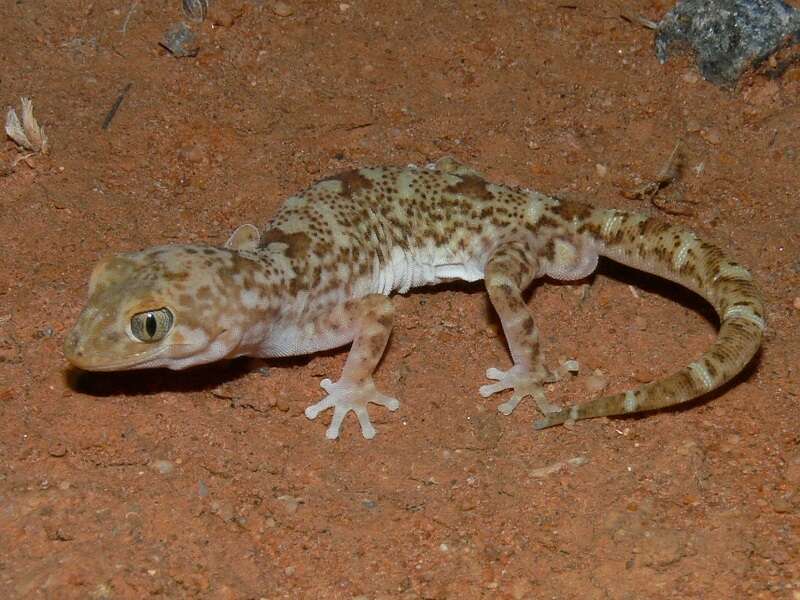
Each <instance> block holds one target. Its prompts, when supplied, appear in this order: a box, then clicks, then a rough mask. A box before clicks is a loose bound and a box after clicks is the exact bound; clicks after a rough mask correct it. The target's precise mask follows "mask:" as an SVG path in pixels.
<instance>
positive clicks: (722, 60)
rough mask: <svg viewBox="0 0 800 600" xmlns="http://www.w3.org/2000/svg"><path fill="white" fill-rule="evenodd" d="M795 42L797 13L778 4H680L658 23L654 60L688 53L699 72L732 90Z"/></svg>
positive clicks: (746, 0)
mask: <svg viewBox="0 0 800 600" xmlns="http://www.w3.org/2000/svg"><path fill="white" fill-rule="evenodd" d="M799 42H800V11H798V10H796V9H794V8H792V7H791V6H789V5H788V4H786V3H784V2H782V1H781V0H684V1H683V2H678V4H677V5H676V6H675V7H674V8H673V9H672V10H671V11H669V12H668V13H667V14H666V15H665V16H664V18H663V19H662V20H661V22H660V23H659V24H658V28H657V33H656V56H658V59H659V60H660V61H661V62H662V63H663V62H665V61H666V60H667V58H668V57H669V54H670V52H672V51H674V50H685V49H690V50H693V51H694V52H695V54H696V56H697V64H698V66H699V68H700V72H701V73H702V74H703V77H705V78H706V79H707V80H709V81H711V82H712V83H715V84H717V85H732V84H734V83H735V82H736V81H737V80H738V79H739V77H740V76H741V74H742V73H743V72H744V71H745V70H746V69H747V68H748V67H750V66H751V65H757V64H758V63H759V62H761V61H762V60H764V59H765V58H767V57H768V56H769V55H770V54H772V53H773V52H775V51H776V50H777V49H779V48H780V47H781V46H783V45H784V44H789V45H791V44H796V43H799Z"/></svg>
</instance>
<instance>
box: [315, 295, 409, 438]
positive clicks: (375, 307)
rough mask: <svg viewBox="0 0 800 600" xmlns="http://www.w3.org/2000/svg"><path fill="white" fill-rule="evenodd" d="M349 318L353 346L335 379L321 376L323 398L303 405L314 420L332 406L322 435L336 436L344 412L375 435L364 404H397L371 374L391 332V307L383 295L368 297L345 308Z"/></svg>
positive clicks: (368, 435) (391, 407) (369, 435)
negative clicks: (336, 379) (352, 334)
mask: <svg viewBox="0 0 800 600" xmlns="http://www.w3.org/2000/svg"><path fill="white" fill-rule="evenodd" d="M346 312H347V317H348V318H349V319H351V320H352V322H351V323H350V324H349V326H350V327H352V328H353V330H354V337H353V345H352V347H351V348H350V353H349V354H348V355H347V360H346V361H345V363H344V368H343V369H342V375H341V377H340V378H339V380H338V381H336V382H333V381H331V380H330V379H323V380H322V381H321V382H320V386H322V388H323V389H324V390H325V391H326V392H328V395H327V396H325V398H323V399H322V400H320V401H319V402H317V403H316V404H312V405H311V406H309V407H308V408H306V411H305V413H306V416H307V417H308V418H309V419H315V418H316V417H317V415H319V414H320V413H321V412H323V411H325V410H328V409H329V408H333V417H332V418H331V424H330V426H329V427H328V430H327V431H326V432H325V437H327V438H328V439H331V440H332V439H336V438H337V437H339V430H340V429H341V426H342V422H343V421H344V418H345V417H346V416H347V413H349V412H350V411H353V412H354V413H355V414H356V417H357V418H358V422H359V424H360V425H361V434H362V435H363V436H364V437H365V438H367V439H371V438H373V437H375V427H373V425H372V422H371V421H370V419H369V413H367V404H369V403H373V404H380V405H381V406H384V407H386V408H388V409H389V410H397V409H398V408H399V407H400V403H399V402H398V401H397V400H396V399H394V398H390V397H389V396H386V395H384V394H382V393H380V392H379V391H378V389H377V388H376V387H375V382H374V381H373V380H372V373H373V371H374V370H375V367H376V366H378V362H380V360H381V356H383V351H384V349H385V348H386V343H387V342H388V341H389V335H390V334H391V332H392V319H393V316H394V309H393V307H392V302H391V300H389V298H387V297H386V296H382V295H380V294H373V295H370V296H367V297H365V298H363V299H361V300H359V301H357V302H356V303H354V305H353V306H352V307H349V309H348V310H347V311H346Z"/></svg>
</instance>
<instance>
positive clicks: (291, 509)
mask: <svg viewBox="0 0 800 600" xmlns="http://www.w3.org/2000/svg"><path fill="white" fill-rule="evenodd" d="M278 500H279V501H281V502H283V506H284V508H285V509H286V512H288V513H289V514H292V513H296V512H297V507H298V506H300V500H299V499H298V498H295V497H294V496H278Z"/></svg>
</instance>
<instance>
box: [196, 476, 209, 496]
mask: <svg viewBox="0 0 800 600" xmlns="http://www.w3.org/2000/svg"><path fill="white" fill-rule="evenodd" d="M197 495H198V496H200V497H201V498H205V497H206V496H208V486H207V485H206V482H205V481H203V480H202V479H201V480H200V481H198V482H197Z"/></svg>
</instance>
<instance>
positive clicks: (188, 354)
mask: <svg viewBox="0 0 800 600" xmlns="http://www.w3.org/2000/svg"><path fill="white" fill-rule="evenodd" d="M247 227H248V229H247V230H246V231H245V233H246V234H247V235H242V233H241V230H237V232H236V233H235V234H234V235H233V236H232V237H231V239H230V240H229V242H228V244H226V248H219V249H210V250H208V251H205V250H200V249H195V248H191V251H190V248H189V247H181V246H176V247H165V248H161V249H158V252H155V253H154V252H153V251H145V252H143V253H130V254H128V255H123V256H121V257H118V258H114V259H111V260H110V261H107V262H105V263H101V267H102V268H101V267H98V269H96V272H95V274H93V277H92V281H93V284H92V285H90V300H89V305H88V306H87V309H85V311H84V313H83V314H82V316H81V319H80V320H79V323H78V325H77V326H76V328H75V330H74V331H73V333H72V334H70V336H69V337H68V340H67V344H66V346H65V350H66V353H67V356H68V357H69V358H70V360H72V361H73V362H75V363H76V364H78V365H79V366H83V367H86V368H104V365H109V364H110V365H112V368H120V365H122V368H138V367H141V366H169V367H173V368H183V367H185V366H188V365H190V364H196V363H199V362H207V361H208V360H214V359H216V358H219V357H222V356H237V355H241V354H250V355H257V356H278V355H287V354H301V353H307V352H314V351H317V350H321V349H325V348H331V347H336V346H340V345H343V344H346V343H348V342H353V346H352V348H351V351H350V354H349V356H348V359H347V361H346V363H345V366H344V370H343V373H342V377H341V378H340V379H339V381H337V382H336V383H332V382H330V380H324V381H323V387H324V388H325V389H326V390H327V391H328V392H329V395H328V396H327V397H326V398H325V399H323V400H322V401H321V402H319V403H317V404H316V405H314V406H312V407H310V408H309V409H308V410H307V415H308V416H309V417H312V418H313V417H315V416H316V415H317V414H318V413H319V412H320V411H322V410H325V409H326V408H329V407H332V408H334V418H333V421H332V423H331V426H330V427H329V430H328V436H329V437H336V436H337V435H338V433H339V427H340V425H341V423H342V420H343V418H344V416H345V414H346V413H347V412H348V411H350V410H353V411H354V412H355V413H356V415H357V416H358V418H359V420H360V422H361V425H362V431H363V433H364V435H366V436H367V437H371V436H372V435H374V429H373V428H372V426H371V424H370V423H369V418H368V416H367V413H366V405H367V403H368V402H375V403H378V404H382V405H384V406H387V407H389V408H390V409H394V408H396V407H397V405H398V403H397V401H396V400H394V399H392V398H388V397H386V396H383V395H382V394H380V393H379V392H378V391H377V390H376V389H375V386H374V384H373V382H372V372H373V371H374V369H375V367H376V365H377V363H378V361H379V360H380V357H381V355H382V353H383V350H384V347H385V345H386V342H387V340H388V337H389V332H390V331H391V325H392V312H393V309H392V305H391V302H390V300H389V299H388V298H387V296H388V295H389V294H390V293H391V292H392V291H395V290H399V291H400V292H405V291H407V290H409V289H411V288H414V287H418V286H421V285H428V284H434V283H437V282H440V281H444V280H448V279H464V280H467V281H475V280H478V279H485V281H486V288H487V291H488V292H489V296H490V298H491V301H492V304H493V305H494V307H495V309H496V310H497V312H498V315H499V317H500V319H501V322H502V324H503V329H504V332H505V334H506V338H507V340H508V343H509V347H510V350H511V355H512V359H513V362H514V364H513V366H512V367H511V368H510V369H508V370H507V371H500V370H498V369H489V370H488V371H487V376H488V377H490V378H491V379H495V380H496V382H495V383H492V384H489V385H485V386H483V387H482V388H481V394H482V395H484V396H488V395H490V394H493V393H496V392H499V391H502V390H505V389H511V390H512V392H513V393H512V395H511V398H510V399H509V400H508V401H507V402H505V403H504V404H502V405H501V406H500V409H501V411H503V412H511V411H512V410H513V409H514V407H515V406H516V405H517V404H518V403H519V401H520V400H522V398H524V397H526V396H532V397H533V398H534V399H535V400H536V401H537V404H538V405H539V408H540V409H541V410H543V411H544V412H545V413H546V417H545V419H543V420H542V421H540V422H538V423H537V426H539V427H544V426H548V425H552V424H555V423H558V422H564V421H566V420H569V419H580V418H586V417H590V416H598V415H605V414H618V413H623V412H637V411H639V410H647V409H650V408H657V407H661V406H667V405H671V404H677V403H679V402H683V401H685V400H687V399H689V398H692V397H696V396H698V395H701V394H703V393H705V392H707V391H710V390H711V389H714V388H716V387H718V386H719V385H721V384H722V383H724V382H725V381H727V380H729V379H730V378H731V377H733V375H735V373H737V372H738V371H740V370H741V369H742V368H743V367H744V365H745V364H746V363H747V362H748V361H749V360H750V358H751V357H752V355H753V354H754V353H755V351H756V350H757V348H758V346H759V345H760V341H761V335H762V331H763V327H764V320H763V306H762V303H761V299H760V296H759V294H758V292H757V290H756V288H755V286H754V285H753V283H752V281H751V277H750V274H749V272H748V271H747V270H746V269H744V268H743V267H741V266H740V265H738V264H736V263H734V262H733V261H731V260H729V259H728V258H726V257H725V255H724V254H723V253H722V252H721V251H720V250H718V249H717V248H715V247H714V246H711V245H709V244H706V243H704V242H702V241H700V240H699V239H698V238H697V237H696V236H694V235H693V234H692V233H690V232H688V231H686V230H683V229H681V228H679V227H676V226H672V225H669V224H666V223H663V222H661V221H659V220H657V219H654V218H650V217H647V216H644V215H638V214H635V213H626V212H623V211H615V210H604V209H593V208H591V207H589V206H587V205H583V204H580V203H575V202H569V201H564V200H558V199H554V198H549V197H547V196H544V195H542V194H539V193H537V192H533V191H529V190H520V189H513V188H509V187H507V186H502V185H495V184H492V183H489V182H487V181H485V180H484V179H483V178H482V177H481V176H480V175H479V174H478V173H476V172H474V171H472V170H470V169H468V168H466V167H464V166H462V165H459V164H457V163H455V162H453V161H449V160H448V161H440V163H438V165H437V167H436V168H423V169H420V168H413V167H409V168H393V167H388V168H373V169H359V170H353V171H348V172H346V173H342V174H340V175H337V176H334V177H330V178H327V179H324V180H322V181H320V182H318V183H316V184H315V185H313V186H312V187H310V188H309V189H308V190H306V191H305V192H303V193H302V194H299V195H297V196H292V197H290V198H289V199H287V200H286V202H285V204H284V206H283V207H282V208H281V209H280V210H279V212H278V213H277V214H276V215H275V217H274V218H273V219H272V220H271V221H270V223H269V225H268V226H267V228H266V230H265V231H264V232H263V234H261V233H260V232H258V230H256V229H255V228H253V227H252V226H247ZM198 252H199V253H201V254H202V261H201V260H199V259H198V258H197V256H196V254H197V253H198ZM599 255H605V256H609V257H611V258H613V259H614V260H618V261H620V262H622V263H624V264H628V265H632V266H635V267H637V268H640V269H642V270H645V271H647V272H650V273H655V274H658V275H661V276H663V277H667V278H669V279H672V280H674V281H677V282H678V283H681V284H682V285H685V286H687V287H689V288H690V289H693V290H694V291H696V292H698V293H700V294H701V295H702V296H703V297H705V298H706V299H707V300H709V301H710V302H711V303H712V305H713V306H714V307H715V309H716V310H717V312H718V313H719V315H720V318H721V332H720V337H719V339H718V340H717V343H716V344H715V345H714V346H713V347H712V348H711V349H710V350H709V352H707V353H706V354H704V355H703V356H702V357H700V358H699V359H698V360H696V361H694V362H693V363H691V364H690V365H689V366H688V367H686V368H685V369H682V370H681V371H679V372H678V373H676V374H675V375H673V376H671V377H669V378H666V379H664V380H659V381H657V382H653V383H652V384H648V385H646V386H643V387H642V388H639V389H637V390H631V391H629V392H626V393H623V394H617V395H615V396H610V397H608V398H603V399H599V400H595V401H594V402H590V403H588V404H585V405H580V406H576V407H573V408H571V409H568V410H561V411H557V410H554V408H553V407H552V405H550V404H548V403H547V402H546V401H545V399H544V393H543V391H542V385H543V384H544V383H547V382H552V381H554V380H555V379H556V378H557V376H558V375H559V371H558V370H557V371H551V370H549V369H547V368H546V367H545V365H544V358H543V355H542V352H541V349H540V347H539V339H538V331H537V329H536V327H535V326H534V323H533V319H532V316H531V314H530V311H529V310H528V308H527V306H526V305H525V303H524V301H523V300H522V291H523V290H524V289H525V288H526V287H527V286H528V285H529V284H530V282H531V281H532V280H533V279H534V278H535V277H539V276H542V275H550V276H552V277H555V278H559V279H579V278H582V277H585V276H587V275H588V274H590V273H591V272H592V271H593V270H594V268H595V266H596V264H597V258H598V256H599ZM167 263H169V266H168V268H167V267H165V265H166V264H167ZM131 265H135V267H133V266H131ZM104 273H113V274H114V275H113V277H112V276H110V275H108V276H105V279H108V282H107V285H99V286H98V282H102V281H103V279H104ZM165 273H170V274H171V275H170V276H169V277H167V276H165V275H164V274H165ZM175 274H178V275H180V276H181V277H183V278H182V279H181V277H177V278H176V277H175ZM170 278H172V279H175V281H172V280H170V281H166V280H167V279H170ZM187 289H188V290H190V291H193V292H194V296H193V295H192V294H191V293H187ZM154 290H157V293H156V292H154ZM200 290H204V294H203V295H205V296H206V298H205V299H204V300H203V299H201V298H199V297H197V296H198V295H199V294H200ZM209 290H211V291H213V293H212V294H211V296H212V297H211V298H208V297H207V296H208V295H209ZM132 298H133V299H135V301H134V300H132ZM201 303H202V304H203V306H205V309H204V310H206V313H208V314H209V315H211V314H212V313H213V315H215V316H213V317H211V318H212V319H213V320H214V321H224V322H225V325H224V326H215V324H214V323H207V325H206V327H205V330H204V325H203V323H202V320H198V319H196V318H194V317H193V316H192V315H193V314H194V313H195V312H196V309H197V308H198V306H197V305H198V304H201ZM209 306H213V307H215V311H211V310H210V309H209V308H208V307H209ZM220 307H221V308H220ZM98 315H100V316H98ZM186 323H191V324H192V327H191V328H187V326H186V325H185V324H186ZM190 330H191V331H190ZM137 333H139V334H141V335H137ZM151 334H152V335H151ZM142 338H145V339H142ZM187 339H188V341H187ZM103 340H105V341H103ZM108 340H111V341H110V342H109V341H108ZM176 340H179V341H180V343H176ZM203 340H213V344H214V345H215V346H214V350H213V352H209V351H208V348H205V349H204V350H203V349H202V346H203V343H204V342H203ZM208 343H209V344H210V343H212V342H210V341H209V342H208ZM155 354H157V356H158V360H157V361H156V362H155V363H154V362H153V360H152V356H154V355H155ZM120 355H121V356H122V357H123V359H124V358H125V357H130V356H132V355H136V356H140V357H141V356H150V357H151V358H150V359H148V360H138V359H137V360H123V359H120V358H119V356H120ZM87 357H88V358H87ZM171 357H172V358H171Z"/></svg>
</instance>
